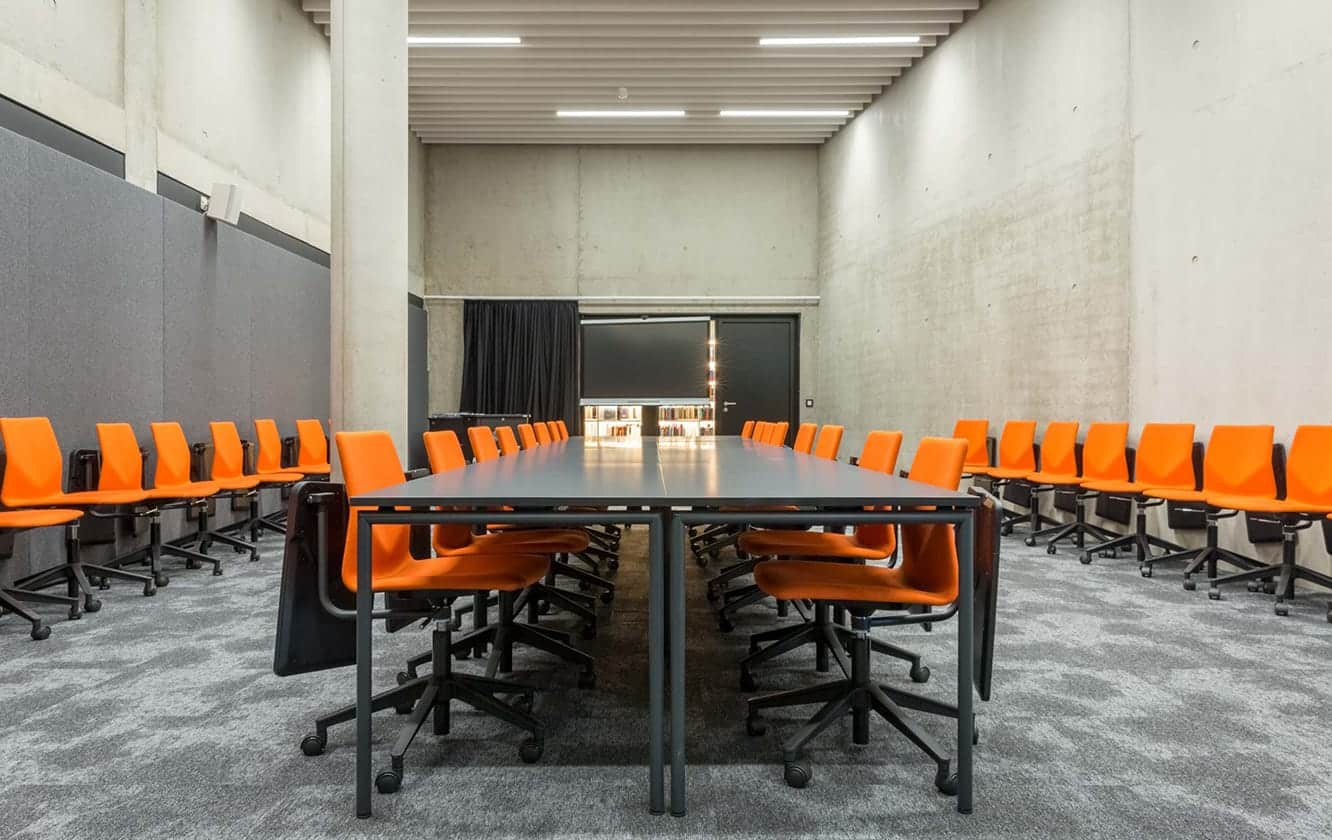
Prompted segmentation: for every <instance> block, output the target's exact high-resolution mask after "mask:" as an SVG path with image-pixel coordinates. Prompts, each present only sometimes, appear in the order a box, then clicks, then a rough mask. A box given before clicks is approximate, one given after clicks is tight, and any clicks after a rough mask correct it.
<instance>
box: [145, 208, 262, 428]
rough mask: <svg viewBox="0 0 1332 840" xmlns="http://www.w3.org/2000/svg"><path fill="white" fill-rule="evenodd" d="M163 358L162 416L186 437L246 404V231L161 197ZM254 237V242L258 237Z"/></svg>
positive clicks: (248, 269)
mask: <svg viewBox="0 0 1332 840" xmlns="http://www.w3.org/2000/svg"><path fill="white" fill-rule="evenodd" d="M163 213H164V216H163V222H164V224H163V228H164V230H165V243H166V257H165V265H166V287H165V288H166V316H165V323H166V344H165V349H166V357H165V365H164V368H163V369H164V377H165V383H166V389H165V394H164V397H163V408H162V415H161V416H162V418H163V419H166V420H178V421H180V423H181V425H182V426H184V428H185V434H186V436H187V437H189V438H190V440H196V441H206V440H208V423H209V421H210V420H219V419H239V418H240V417H241V416H242V415H245V414H246V413H247V412H248V411H249V406H250V297H251V294H252V291H253V287H254V285H255V284H254V281H253V279H252V278H251V276H250V274H251V261H250V258H249V254H248V249H247V248H246V245H247V244H248V243H249V240H250V239H251V237H249V236H248V235H247V234H244V233H241V232H239V231H237V230H236V229H235V228H233V227H229V226H227V225H218V224H215V223H212V222H208V221H206V220H205V219H204V218H203V216H201V215H200V214H198V213H195V212H192V211H190V210H187V209H186V208H184V207H180V206H178V205H176V204H173V203H172V202H169V201H164V202H163ZM261 244H262V243H261Z"/></svg>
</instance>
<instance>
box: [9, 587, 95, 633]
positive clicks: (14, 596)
mask: <svg viewBox="0 0 1332 840" xmlns="http://www.w3.org/2000/svg"><path fill="white" fill-rule="evenodd" d="M20 601H29V602H33V603H38V604H60V605H61V606H66V607H69V608H70V610H71V612H74V611H78V610H79V606H80V605H79V597H77V596H75V597H69V596H66V595H51V594H48V593H46V592H32V591H30V590H27V589H21V588H16V587H9V586H6V587H3V588H0V616H4V615H5V614H7V613H13V614H14V615H16V616H18V617H19V618H21V619H23V620H24V621H26V622H28V624H29V625H31V629H30V630H29V631H28V635H30V636H31V637H32V640H33V641H34V642H40V641H42V640H43V639H48V638H50V637H51V628H50V627H48V626H47V625H46V623H45V622H43V621H42V619H41V617H40V616H38V615H37V614H36V613H34V612H31V611H29V610H27V609H25V608H24V606H23V605H22V604H20V603H19V602H20ZM80 615H82V613H81V612H80Z"/></svg>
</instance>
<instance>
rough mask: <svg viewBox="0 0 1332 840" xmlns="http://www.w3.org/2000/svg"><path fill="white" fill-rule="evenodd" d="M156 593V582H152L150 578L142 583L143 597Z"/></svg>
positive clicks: (149, 596)
mask: <svg viewBox="0 0 1332 840" xmlns="http://www.w3.org/2000/svg"><path fill="white" fill-rule="evenodd" d="M156 594H157V584H156V583H153V582H152V580H149V581H148V582H147V583H145V584H144V585H143V597H145V598H151V597H152V596H154V595H156Z"/></svg>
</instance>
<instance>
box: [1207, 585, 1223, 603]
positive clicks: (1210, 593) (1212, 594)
mask: <svg viewBox="0 0 1332 840" xmlns="http://www.w3.org/2000/svg"><path fill="white" fill-rule="evenodd" d="M1207 599H1208V600H1210V601H1220V600H1221V590H1220V589H1217V588H1216V587H1215V586H1213V587H1212V588H1211V589H1208V590H1207Z"/></svg>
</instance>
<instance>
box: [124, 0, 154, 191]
mask: <svg viewBox="0 0 1332 840" xmlns="http://www.w3.org/2000/svg"><path fill="white" fill-rule="evenodd" d="M124 48H125V51H124V66H123V68H122V72H123V74H124V83H125V180H126V181H129V182H130V183H131V184H134V185H135V186H138V187H142V188H143V189H145V190H149V191H150V192H157V66H158V58H157V0H125V44H124Z"/></svg>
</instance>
